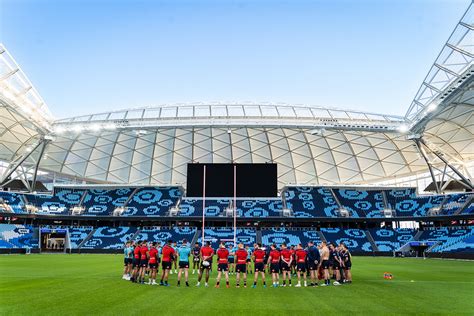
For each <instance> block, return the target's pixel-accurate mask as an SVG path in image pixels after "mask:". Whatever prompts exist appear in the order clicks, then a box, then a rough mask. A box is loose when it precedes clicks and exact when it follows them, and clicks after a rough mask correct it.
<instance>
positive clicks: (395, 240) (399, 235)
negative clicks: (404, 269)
mask: <svg viewBox="0 0 474 316" xmlns="http://www.w3.org/2000/svg"><path fill="white" fill-rule="evenodd" d="M369 232H370V235H371V236H372V238H373V239H374V242H375V245H376V246H377V248H378V250H379V251H395V250H397V249H399V248H400V247H401V246H403V245H404V244H406V243H407V242H408V241H410V240H412V239H413V237H414V236H415V234H416V232H417V230H415V229H409V228H395V229H386V228H371V229H369Z"/></svg>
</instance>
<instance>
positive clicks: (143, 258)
mask: <svg viewBox="0 0 474 316" xmlns="http://www.w3.org/2000/svg"><path fill="white" fill-rule="evenodd" d="M147 253H148V246H147V241H146V240H144V241H143V242H142V245H141V246H140V270H139V272H138V282H139V283H142V284H143V283H145V272H146V269H147V268H148V258H147Z"/></svg>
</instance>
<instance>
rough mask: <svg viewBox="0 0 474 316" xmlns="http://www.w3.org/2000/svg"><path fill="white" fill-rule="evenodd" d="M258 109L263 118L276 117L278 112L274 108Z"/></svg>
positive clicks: (263, 107)
mask: <svg viewBox="0 0 474 316" xmlns="http://www.w3.org/2000/svg"><path fill="white" fill-rule="evenodd" d="M260 109H261V110H262V115H263V116H278V112H277V110H276V107H274V106H262V107H261V108H260Z"/></svg>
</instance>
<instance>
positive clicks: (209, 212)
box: [178, 198, 230, 216]
mask: <svg viewBox="0 0 474 316" xmlns="http://www.w3.org/2000/svg"><path fill="white" fill-rule="evenodd" d="M205 203H206V214H205V215H206V216H222V215H224V210H225V209H226V208H227V207H228V206H229V204H230V203H229V199H206V200H205ZM178 216H202V199H192V198H183V199H182V200H181V203H180V204H179V213H178Z"/></svg>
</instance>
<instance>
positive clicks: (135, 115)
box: [127, 110, 143, 119]
mask: <svg viewBox="0 0 474 316" xmlns="http://www.w3.org/2000/svg"><path fill="white" fill-rule="evenodd" d="M142 114H143V110H133V111H128V113H127V119H139V118H142Z"/></svg>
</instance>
